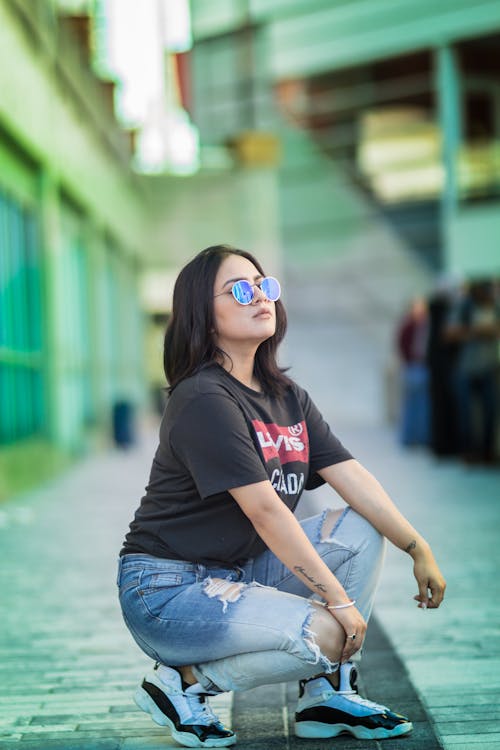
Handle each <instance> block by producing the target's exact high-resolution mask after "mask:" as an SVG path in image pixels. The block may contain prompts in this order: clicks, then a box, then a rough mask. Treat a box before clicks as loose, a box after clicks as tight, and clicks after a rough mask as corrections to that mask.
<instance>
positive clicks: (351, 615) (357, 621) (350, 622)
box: [328, 605, 367, 664]
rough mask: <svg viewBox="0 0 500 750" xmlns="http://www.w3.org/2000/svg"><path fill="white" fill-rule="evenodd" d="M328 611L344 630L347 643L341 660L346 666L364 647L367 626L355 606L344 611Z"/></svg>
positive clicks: (345, 608)
mask: <svg viewBox="0 0 500 750" xmlns="http://www.w3.org/2000/svg"><path fill="white" fill-rule="evenodd" d="M328 611H329V612H330V614H331V615H332V616H333V617H335V619H336V620H337V622H339V623H340V625H342V627H343V628H344V632H345V636H346V641H345V644H344V650H343V651H342V656H341V658H340V661H341V663H342V664H344V663H345V662H346V661H349V659H350V658H351V656H352V655H353V654H355V653H356V651H359V649H360V648H361V646H362V645H363V641H364V639H365V635H366V628H367V624H366V622H365V620H364V618H363V616H362V615H361V612H359V610H357V609H356V607H355V606H354V605H353V606H352V607H344V608H343V609H329V610H328ZM353 635H355V636H356V638H352V637H351V636H353Z"/></svg>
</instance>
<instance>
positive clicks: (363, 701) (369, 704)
mask: <svg viewBox="0 0 500 750" xmlns="http://www.w3.org/2000/svg"><path fill="white" fill-rule="evenodd" d="M337 695H349V696H350V699H351V700H352V701H354V702H355V703H359V704H360V705H361V706H366V707H367V708H373V709H374V710H377V711H379V712H380V713H383V712H384V711H387V706H382V704H381V703H375V701H371V700H368V698H362V697H361V696H360V695H359V693H357V692H356V691H355V690H338V691H337Z"/></svg>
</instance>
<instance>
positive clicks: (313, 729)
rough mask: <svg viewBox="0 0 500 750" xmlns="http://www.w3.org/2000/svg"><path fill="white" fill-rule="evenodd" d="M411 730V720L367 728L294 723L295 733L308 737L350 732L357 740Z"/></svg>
mask: <svg viewBox="0 0 500 750" xmlns="http://www.w3.org/2000/svg"><path fill="white" fill-rule="evenodd" d="M412 730H413V724H412V723H411V721H408V722H405V723H404V724H398V725H397V726H396V727H394V728H393V729H384V728H383V727H377V728H376V729H368V727H363V726H361V725H358V726H350V725H349V724H320V723H319V722H317V721H300V722H298V723H297V724H295V735H296V736H297V737H302V738H309V739H329V738H331V737H337V736H338V735H339V734H345V733H347V734H352V736H353V737H356V738H357V739H358V740H388V739H391V738H392V737H401V736H402V735H403V734H408V733H409V732H411V731H412Z"/></svg>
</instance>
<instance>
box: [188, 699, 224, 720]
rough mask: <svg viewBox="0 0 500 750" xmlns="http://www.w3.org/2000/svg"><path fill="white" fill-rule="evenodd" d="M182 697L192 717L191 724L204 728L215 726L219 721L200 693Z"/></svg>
mask: <svg viewBox="0 0 500 750" xmlns="http://www.w3.org/2000/svg"><path fill="white" fill-rule="evenodd" d="M183 696H184V697H185V698H186V700H187V702H188V704H189V708H190V710H191V714H192V715H193V724H203V725H204V726H208V725H209V724H217V722H218V721H219V719H218V717H217V716H216V715H215V714H214V712H213V711H212V709H211V708H210V705H209V704H208V703H207V700H206V698H205V696H204V695H203V694H202V693H201V694H200V693H183Z"/></svg>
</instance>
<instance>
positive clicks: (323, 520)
mask: <svg viewBox="0 0 500 750" xmlns="http://www.w3.org/2000/svg"><path fill="white" fill-rule="evenodd" d="M349 510H350V508H349V506H348V507H347V508H344V510H343V511H342V512H341V513H340V514H339V516H338V518H337V519H336V520H335V523H334V525H333V528H332V530H331V531H330V533H329V534H328V535H326V534H324V533H323V527H324V526H325V524H326V522H327V520H328V519H329V517H330V516H331V514H333V515H336V514H337V513H338V512H339V509H333V508H326V510H324V511H323V513H322V514H321V517H320V519H319V523H318V529H317V534H316V541H317V542H319V543H320V544H321V543H324V542H332V541H333V537H334V536H335V532H336V531H337V529H338V527H339V526H340V524H341V523H342V521H343V520H344V518H345V517H346V514H347V513H348V512H349Z"/></svg>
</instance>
